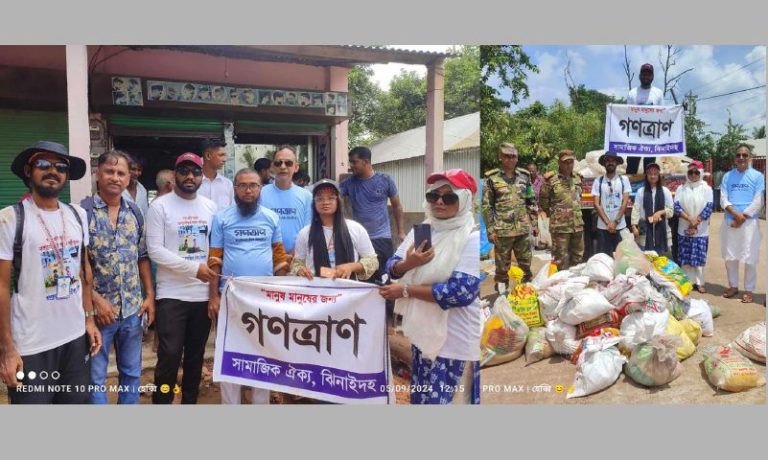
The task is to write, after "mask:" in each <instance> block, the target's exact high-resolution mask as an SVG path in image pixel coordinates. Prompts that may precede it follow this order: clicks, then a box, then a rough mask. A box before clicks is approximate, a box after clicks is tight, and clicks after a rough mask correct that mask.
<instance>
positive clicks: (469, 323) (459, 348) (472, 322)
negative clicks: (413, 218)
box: [395, 230, 482, 361]
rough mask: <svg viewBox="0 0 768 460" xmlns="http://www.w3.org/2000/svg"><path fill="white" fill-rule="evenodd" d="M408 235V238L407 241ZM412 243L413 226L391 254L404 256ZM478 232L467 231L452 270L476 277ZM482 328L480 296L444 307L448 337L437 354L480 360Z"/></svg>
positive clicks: (478, 274)
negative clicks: (462, 303)
mask: <svg viewBox="0 0 768 460" xmlns="http://www.w3.org/2000/svg"><path fill="white" fill-rule="evenodd" d="M409 239H410V241H409ZM412 243H413V230H411V231H410V232H409V233H408V236H406V239H405V241H404V242H403V243H402V244H401V245H400V247H399V248H398V249H397V252H395V255H397V256H398V257H401V258H403V259H405V251H406V249H407V248H408V246H410V245H411V244H412ZM479 251H480V232H479V231H474V232H472V233H470V234H469V238H468V239H467V244H466V245H465V246H464V250H463V251H462V253H461V257H460V258H459V263H458V264H457V265H456V268H454V269H453V271H456V272H461V273H465V274H467V275H470V276H474V277H476V278H479V277H480V258H479V257H478V254H480V252H479ZM481 332H482V311H481V309H480V297H479V296H478V297H475V300H473V301H472V303H471V304H469V305H467V306H466V307H453V308H449V309H448V337H447V338H446V340H445V343H444V344H443V348H441V349H440V351H439V352H438V353H437V356H439V357H441V358H448V359H459V360H462V361H479V360H480V334H481Z"/></svg>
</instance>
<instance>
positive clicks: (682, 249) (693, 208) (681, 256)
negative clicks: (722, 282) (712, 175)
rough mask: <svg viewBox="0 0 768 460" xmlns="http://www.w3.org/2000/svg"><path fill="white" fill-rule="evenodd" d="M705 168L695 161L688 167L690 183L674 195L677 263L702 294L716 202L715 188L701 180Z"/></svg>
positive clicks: (688, 181)
mask: <svg viewBox="0 0 768 460" xmlns="http://www.w3.org/2000/svg"><path fill="white" fill-rule="evenodd" d="M701 169H702V164H701V162H700V161H693V162H691V164H690V165H688V180H687V181H686V182H685V184H683V185H682V186H681V187H680V188H678V189H677V191H676V194H675V214H676V215H678V216H680V221H679V223H678V225H677V234H678V237H677V248H678V251H677V253H678V255H677V258H678V262H679V263H680V265H681V266H682V267H683V270H684V271H685V273H686V275H688V278H690V280H691V282H692V283H693V288H694V289H696V290H697V291H699V292H701V293H705V292H707V290H706V288H705V287H704V265H705V264H706V263H707V248H708V246H709V218H710V216H711V215H712V210H713V204H714V198H713V193H712V188H711V187H710V186H709V184H707V183H706V182H704V180H703V179H702V178H701Z"/></svg>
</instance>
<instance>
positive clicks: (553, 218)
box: [539, 171, 584, 270]
mask: <svg viewBox="0 0 768 460" xmlns="http://www.w3.org/2000/svg"><path fill="white" fill-rule="evenodd" d="M539 206H540V207H541V209H542V210H543V211H544V212H546V213H547V216H549V232H550V233H551V234H552V258H553V259H554V261H555V264H556V265H557V269H558V270H565V269H567V268H569V267H572V266H574V265H578V264H580V263H581V259H582V258H583V256H584V220H583V219H582V217H581V176H579V175H578V174H574V175H573V176H572V177H565V176H563V175H561V174H560V173H559V172H551V171H550V172H548V173H546V174H545V175H544V184H543V185H542V186H541V194H540V196H539Z"/></svg>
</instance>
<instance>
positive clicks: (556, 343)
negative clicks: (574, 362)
mask: <svg viewBox="0 0 768 460" xmlns="http://www.w3.org/2000/svg"><path fill="white" fill-rule="evenodd" d="M546 329H547V331H546V333H545V335H546V337H547V341H549V343H550V344H551V345H552V349H553V350H554V351H555V353H557V354H558V355H565V356H571V355H572V354H573V352H575V351H576V348H577V347H578V346H579V341H578V340H576V326H571V325H570V324H565V323H564V322H562V321H560V320H559V319H556V320H554V321H550V322H548V323H547V328H546Z"/></svg>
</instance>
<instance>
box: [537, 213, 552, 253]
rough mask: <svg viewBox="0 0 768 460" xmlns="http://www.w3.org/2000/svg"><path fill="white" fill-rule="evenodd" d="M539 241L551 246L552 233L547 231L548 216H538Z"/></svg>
mask: <svg viewBox="0 0 768 460" xmlns="http://www.w3.org/2000/svg"><path fill="white" fill-rule="evenodd" d="M539 243H541V244H545V245H547V246H552V235H551V234H550V233H549V217H541V216H539Z"/></svg>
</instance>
